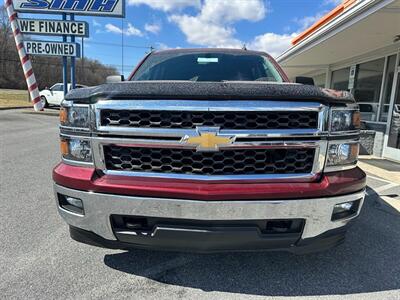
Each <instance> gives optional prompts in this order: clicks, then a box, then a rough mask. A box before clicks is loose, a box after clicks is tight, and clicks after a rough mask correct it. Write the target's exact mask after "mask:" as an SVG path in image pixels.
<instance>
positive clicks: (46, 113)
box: [22, 110, 60, 117]
mask: <svg viewBox="0 0 400 300" xmlns="http://www.w3.org/2000/svg"><path fill="white" fill-rule="evenodd" d="M22 113H23V114H29V115H42V116H51V117H58V116H59V115H60V113H59V111H58V110H57V111H33V110H32V111H30V110H29V111H23V112H22Z"/></svg>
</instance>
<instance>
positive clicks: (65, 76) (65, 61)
mask: <svg viewBox="0 0 400 300" xmlns="http://www.w3.org/2000/svg"><path fill="white" fill-rule="evenodd" d="M62 19H63V21H66V20H67V14H63V15H62ZM63 42H64V43H66V42H67V36H66V35H63ZM62 61H63V91H64V97H65V95H66V94H67V93H68V58H67V57H66V56H63V58H62Z"/></svg>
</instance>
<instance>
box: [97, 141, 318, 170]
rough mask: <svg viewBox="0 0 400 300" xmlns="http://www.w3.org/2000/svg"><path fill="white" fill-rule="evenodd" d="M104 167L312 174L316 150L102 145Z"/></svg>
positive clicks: (114, 168) (111, 168) (116, 168)
mask: <svg viewBox="0 0 400 300" xmlns="http://www.w3.org/2000/svg"><path fill="white" fill-rule="evenodd" d="M103 149H104V157H105V162H106V168H107V169H108V170H114V171H134V172H153V173H172V174H193V175H257V174H306V173H311V171H312V167H313V161H314V156H315V149H313V148H310V149H297V148H296V149H235V150H221V151H219V152H196V150H189V149H167V148H147V147H125V146H123V147H122V146H116V145H104V147H103Z"/></svg>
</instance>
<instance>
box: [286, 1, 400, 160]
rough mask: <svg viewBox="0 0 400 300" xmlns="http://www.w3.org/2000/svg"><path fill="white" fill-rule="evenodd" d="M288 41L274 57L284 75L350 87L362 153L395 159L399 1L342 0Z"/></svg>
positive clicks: (399, 153) (399, 115)
mask: <svg viewBox="0 0 400 300" xmlns="http://www.w3.org/2000/svg"><path fill="white" fill-rule="evenodd" d="M292 44H293V46H292V47H291V48H290V49H288V50H287V51H286V52H284V53H283V54H282V55H280V56H279V57H278V62H279V63H280V64H281V65H282V67H283V68H284V69H285V71H286V72H287V74H288V75H289V77H290V78H291V79H294V78H295V77H296V76H308V77H313V78H314V82H315V84H316V85H318V86H320V87H326V88H332V89H339V90H348V91H350V92H352V93H353V95H354V97H355V99H356V100H357V102H358V104H359V106H360V111H361V118H362V121H363V131H362V138H361V144H362V147H361V148H362V149H361V152H362V153H363V154H367V153H368V154H373V155H375V156H379V157H384V158H388V159H392V160H395V161H400V0H344V1H343V2H342V3H341V4H340V5H338V6H337V7H336V8H335V9H333V10H332V11H330V12H329V13H328V14H326V15H325V16H324V17H322V18H321V19H320V20H318V21H317V22H316V23H315V24H313V25H312V26H311V27H310V28H308V29H306V30H305V31H304V32H303V33H301V34H300V35H299V36H297V37H296V38H294V39H293V41H292Z"/></svg>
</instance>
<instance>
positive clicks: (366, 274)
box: [0, 110, 400, 299]
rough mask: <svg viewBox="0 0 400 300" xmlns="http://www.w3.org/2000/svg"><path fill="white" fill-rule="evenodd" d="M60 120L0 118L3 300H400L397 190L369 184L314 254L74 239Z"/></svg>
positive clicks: (2, 114) (18, 113)
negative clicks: (59, 186)
mask: <svg viewBox="0 0 400 300" xmlns="http://www.w3.org/2000/svg"><path fill="white" fill-rule="evenodd" d="M57 123H58V118H57V117H55V116H49V115H37V114H31V113H26V112H24V111H22V110H13V111H0V168H1V172H0V191H1V194H0V195H1V196H0V198H1V199H0V216H1V218H0V228H1V229H0V241H1V247H0V295H1V296H0V298H2V299H11V298H12V299H16V298H18V299H48V298H52V299H53V298H63V299H64V298H74V299H77V298H78V299H86V298H118V299H120V298H131V299H148V298H149V299H154V298H158V299H177V298H179V299H180V298H183V299H198V298H201V299H204V298H206V299H243V298H246V299H247V298H258V297H261V298H271V299H272V298H273V299H279V298H285V299H287V297H290V298H291V297H297V298H304V299H310V297H315V298H318V299H344V298H345V299H400V213H399V212H398V211H396V210H395V209H393V208H392V207H391V206H389V205H387V204H385V202H384V201H382V200H381V199H380V195H390V196H391V197H393V199H398V200H399V201H400V198H399V197H398V195H400V187H399V186H396V185H393V184H392V185H391V186H389V184H390V182H388V181H384V180H381V179H379V178H377V177H371V178H369V179H368V184H369V188H368V196H367V198H366V203H365V206H364V209H363V211H362V214H361V217H360V218H359V219H358V221H357V222H356V223H355V224H354V226H353V227H351V229H350V231H349V232H348V235H347V241H346V242H345V243H344V244H343V245H341V246H339V247H337V248H335V249H331V250H329V251H327V252H323V253H319V254H312V255H304V256H295V255H292V254H288V253H268V252H267V253H232V254H212V255H195V254H182V253H165V252H151V251H142V250H135V251H131V252H124V251H113V250H107V249H100V248H95V247H91V246H86V245H82V244H79V243H77V242H75V241H72V240H71V239H70V238H69V234H68V228H67V225H66V224H65V223H64V222H63V221H62V220H61V218H60V217H59V216H58V214H57V211H56V206H55V202H54V199H53V191H52V179H51V170H52V167H53V166H54V165H55V164H56V163H57V162H58V160H59V149H58V128H57Z"/></svg>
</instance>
